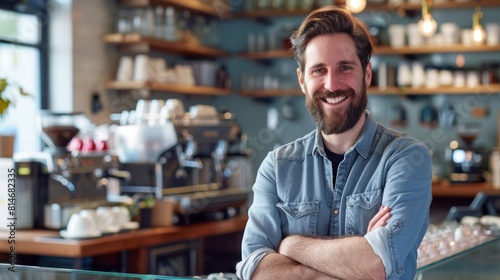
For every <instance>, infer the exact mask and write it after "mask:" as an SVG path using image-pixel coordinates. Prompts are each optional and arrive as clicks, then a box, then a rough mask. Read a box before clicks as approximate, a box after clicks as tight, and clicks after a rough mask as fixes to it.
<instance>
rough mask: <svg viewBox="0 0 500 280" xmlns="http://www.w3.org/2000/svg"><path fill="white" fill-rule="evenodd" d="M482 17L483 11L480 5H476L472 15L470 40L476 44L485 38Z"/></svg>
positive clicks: (482, 41)
mask: <svg viewBox="0 0 500 280" xmlns="http://www.w3.org/2000/svg"><path fill="white" fill-rule="evenodd" d="M482 18H483V12H482V11H481V6H479V5H477V6H476V10H475V11H474V14H473V15H472V42H474V44H477V45H480V44H483V43H484V41H485V40H486V32H485V31H484V28H483V25H482V24H481V19H482Z"/></svg>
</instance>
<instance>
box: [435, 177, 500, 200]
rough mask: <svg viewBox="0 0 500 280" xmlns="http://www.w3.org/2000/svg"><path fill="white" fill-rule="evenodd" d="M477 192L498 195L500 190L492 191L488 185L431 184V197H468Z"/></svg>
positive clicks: (441, 182) (446, 182)
mask: <svg viewBox="0 0 500 280" xmlns="http://www.w3.org/2000/svg"><path fill="white" fill-rule="evenodd" d="M479 192H485V193H491V194H500V189H494V188H493V186H492V185H491V184H490V183H450V182H448V181H440V182H436V183H433V184H432V196H433V197H470V198H473V197H475V196H476V194H477V193H479Z"/></svg>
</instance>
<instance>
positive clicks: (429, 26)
mask: <svg viewBox="0 0 500 280" xmlns="http://www.w3.org/2000/svg"><path fill="white" fill-rule="evenodd" d="M430 1H432V0H422V19H421V20H419V21H418V29H419V30H420V34H422V36H424V37H431V36H432V35H434V34H435V33H436V30H437V22H436V20H435V19H434V18H433V17H432V14H431V5H430Z"/></svg>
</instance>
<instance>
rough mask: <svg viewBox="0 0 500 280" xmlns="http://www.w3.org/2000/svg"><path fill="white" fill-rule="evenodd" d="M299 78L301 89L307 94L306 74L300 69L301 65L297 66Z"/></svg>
mask: <svg viewBox="0 0 500 280" xmlns="http://www.w3.org/2000/svg"><path fill="white" fill-rule="evenodd" d="M297 78H298V79H299V85H300V89H301V90H302V93H303V94H306V86H305V85H304V75H303V74H302V72H301V71H300V67H297Z"/></svg>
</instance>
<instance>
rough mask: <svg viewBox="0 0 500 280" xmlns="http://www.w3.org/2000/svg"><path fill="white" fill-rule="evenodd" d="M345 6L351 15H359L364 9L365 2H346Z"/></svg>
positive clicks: (363, 0)
mask: <svg viewBox="0 0 500 280" xmlns="http://www.w3.org/2000/svg"><path fill="white" fill-rule="evenodd" d="M345 5H346V7H347V9H349V11H351V12H353V13H355V14H356V13H361V12H362V11H363V10H364V9H365V7H366V0H346V1H345Z"/></svg>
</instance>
